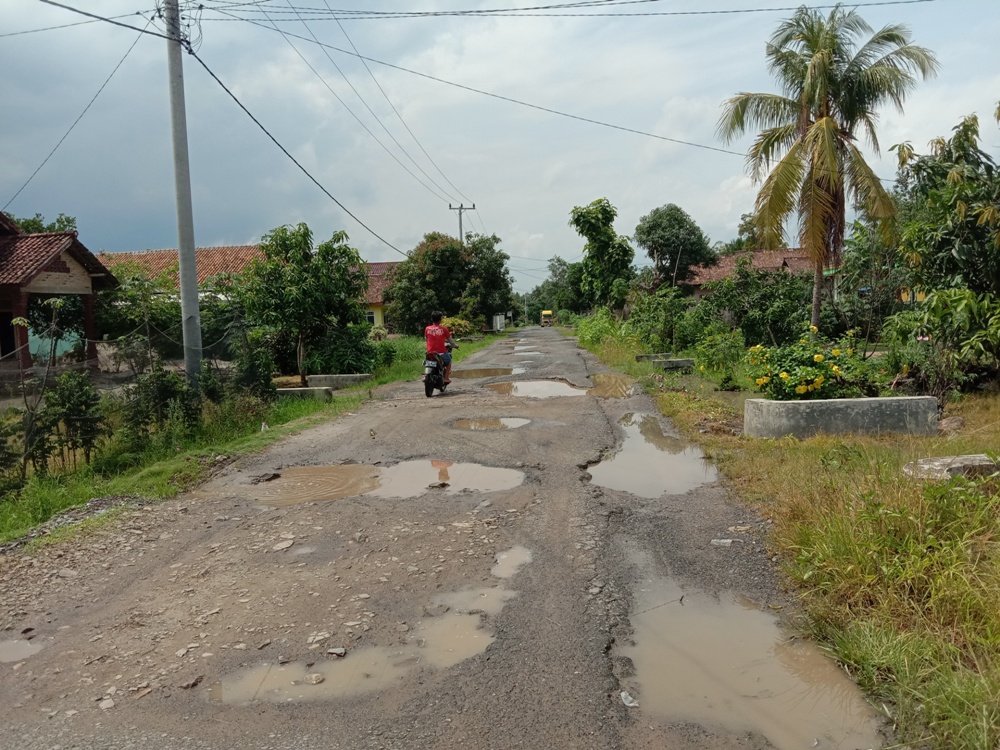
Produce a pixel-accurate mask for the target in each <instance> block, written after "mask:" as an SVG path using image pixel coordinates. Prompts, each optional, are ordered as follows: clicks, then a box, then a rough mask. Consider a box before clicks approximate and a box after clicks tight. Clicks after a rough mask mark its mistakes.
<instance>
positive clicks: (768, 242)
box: [754, 141, 806, 248]
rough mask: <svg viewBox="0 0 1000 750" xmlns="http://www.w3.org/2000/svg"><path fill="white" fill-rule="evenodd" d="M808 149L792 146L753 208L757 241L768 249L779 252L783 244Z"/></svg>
mask: <svg viewBox="0 0 1000 750" xmlns="http://www.w3.org/2000/svg"><path fill="white" fill-rule="evenodd" d="M804 151H805V148H804V146H803V144H802V143H801V141H796V142H795V143H793V144H792V146H791V148H789V149H788V152H787V153H786V154H785V155H784V157H782V159H781V161H779V162H778V163H777V164H775V165H774V169H772V170H771V173H770V174H769V175H768V176H767V179H765V180H764V184H763V185H761V188H760V192H759V193H757V201H756V203H755V206H754V223H755V224H756V226H757V239H758V240H759V241H760V243H761V245H762V246H763V247H765V248H776V247H779V246H780V245H781V244H782V241H783V240H784V234H785V233H784V226H785V220H786V219H787V218H788V216H789V215H790V214H791V213H792V211H793V210H794V209H795V204H796V198H797V196H798V193H799V190H800V188H801V185H802V175H803V174H804V173H805V170H806V160H805V154H804Z"/></svg>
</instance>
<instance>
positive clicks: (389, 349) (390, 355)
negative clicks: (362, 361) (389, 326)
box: [374, 341, 396, 372]
mask: <svg viewBox="0 0 1000 750" xmlns="http://www.w3.org/2000/svg"><path fill="white" fill-rule="evenodd" d="M374 361H375V367H374V370H375V371H376V372H381V371H382V370H388V369H389V368H390V367H392V363H393V362H395V361H396V347H395V346H393V343H392V342H391V341H376V342H375V360H374Z"/></svg>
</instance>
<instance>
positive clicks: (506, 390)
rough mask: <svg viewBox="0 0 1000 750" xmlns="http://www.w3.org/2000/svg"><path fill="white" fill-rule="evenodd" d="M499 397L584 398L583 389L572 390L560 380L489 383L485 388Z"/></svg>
mask: <svg viewBox="0 0 1000 750" xmlns="http://www.w3.org/2000/svg"><path fill="white" fill-rule="evenodd" d="M485 387H486V388H488V389H489V390H491V391H496V392H497V393H499V394H500V395H501V396H524V397H526V398H554V397H556V396H585V395H587V391H586V390H584V389H583V388H574V387H573V386H571V385H570V384H569V383H564V382H562V381H560V380H520V381H517V382H510V383H491V384H490V385H487V386H485Z"/></svg>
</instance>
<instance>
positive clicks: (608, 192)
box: [0, 0, 1000, 291]
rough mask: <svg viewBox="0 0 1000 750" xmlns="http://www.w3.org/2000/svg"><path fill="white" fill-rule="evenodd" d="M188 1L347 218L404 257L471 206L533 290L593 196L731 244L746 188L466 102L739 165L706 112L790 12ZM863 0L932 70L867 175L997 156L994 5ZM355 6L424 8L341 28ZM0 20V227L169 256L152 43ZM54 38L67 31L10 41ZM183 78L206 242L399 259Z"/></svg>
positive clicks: (887, 121)
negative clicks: (19, 224) (296, 229)
mask: <svg viewBox="0 0 1000 750" xmlns="http://www.w3.org/2000/svg"><path fill="white" fill-rule="evenodd" d="M60 1H61V2H64V4H66V5H70V6H75V7H77V8H81V9H86V10H87V11H89V12H91V13H96V14H100V15H102V16H105V17H116V20H118V21H119V22H120V23H124V24H128V25H131V26H135V27H137V28H146V29H148V30H149V31H152V32H156V33H162V31H163V28H164V25H163V22H162V21H161V20H160V19H159V18H156V17H155V5H156V0H60ZM181 4H182V7H187V8H192V7H196V6H197V5H198V3H191V2H188V1H187V0H182V3H181ZM201 4H202V5H204V10H203V11H202V12H201V14H200V20H199V19H198V18H197V17H193V18H191V24H190V28H191V33H192V34H193V38H194V41H195V43H196V46H195V49H196V51H197V54H198V55H199V57H200V58H201V59H202V60H203V61H204V63H205V64H206V65H207V66H208V67H209V68H210V69H211V70H212V71H213V72H214V73H215V74H216V75H217V76H218V77H219V78H220V79H221V80H222V82H223V83H225V84H226V85H227V86H228V87H229V88H230V90H231V91H232V92H233V93H234V94H235V95H236V97H238V98H239V100H240V101H241V102H243V104H244V105H245V106H246V107H247V109H249V110H250V112H252V113H253V114H254V116H255V117H257V119H258V120H260V122H261V123H262V124H263V125H264V126H265V127H266V128H267V129H268V130H269V131H270V132H271V133H272V134H273V135H274V137H275V138H276V139H277V140H278V141H279V142H280V143H281V144H282V145H283V146H284V147H285V148H286V149H287V150H288V151H289V152H290V153H291V154H292V155H294V156H295V158H296V159H297V160H298V161H299V162H300V163H301V164H302V165H303V166H304V167H305V168H306V169H307V170H308V171H309V172H310V173H311V174H312V175H313V176H314V177H315V178H316V180H318V181H319V182H320V183H321V184H322V185H323V186H324V187H325V188H326V189H327V190H328V191H329V192H330V193H331V194H332V195H333V196H334V197H336V199H337V200H338V201H340V203H342V204H343V205H344V206H345V207H346V208H347V209H349V210H350V211H351V212H352V213H353V214H354V215H355V216H357V217H358V218H359V219H360V220H361V221H363V222H364V223H365V224H367V225H368V226H369V227H371V229H373V230H374V231H375V232H376V233H377V234H378V235H380V236H381V237H382V238H384V239H385V240H386V241H387V242H388V243H390V244H391V245H394V246H395V247H396V248H398V250H400V251H403V252H405V251H408V250H411V249H412V248H413V247H414V246H415V245H416V244H417V243H418V242H419V241H420V239H421V237H422V236H423V235H424V234H425V233H427V232H430V231H435V230H437V231H443V232H448V233H451V234H456V235H457V233H458V215H457V212H456V211H452V210H449V203H451V205H458V204H459V203H464V204H466V205H469V204H471V203H475V206H476V211H475V212H468V213H466V214H465V219H464V221H465V229H466V231H486V232H488V233H494V234H497V235H499V236H500V237H501V238H502V240H503V248H504V249H505V250H506V251H507V253H509V254H510V255H511V256H513V258H512V261H511V266H512V268H513V269H514V273H515V277H516V284H515V288H516V289H517V290H518V291H525V290H528V289H530V288H532V287H533V286H535V285H536V284H537V283H539V282H540V281H541V280H543V279H544V278H545V276H546V268H545V261H546V259H547V258H549V257H551V256H553V255H560V256H562V257H563V258H566V259H569V260H572V259H576V258H578V257H579V256H580V255H581V253H582V247H583V242H582V240H581V239H580V238H579V237H578V236H577V235H576V234H575V233H574V231H573V230H572V229H571V228H570V227H569V226H568V224H567V221H568V216H569V212H570V210H571V209H572V208H573V206H575V205H584V204H586V203H589V202H590V201H593V200H595V199H597V198H600V197H606V198H608V199H609V200H610V201H611V202H612V204H614V205H615V206H616V207H617V208H618V212H619V215H618V220H617V222H616V228H617V230H618V231H619V232H620V233H622V234H628V235H630V234H632V232H633V230H634V228H635V225H636V223H637V222H638V220H639V218H640V217H641V216H643V215H644V214H646V213H648V212H649V211H650V210H651V209H653V208H655V207H657V206H661V205H664V204H667V203H676V204H678V205H679V206H681V207H682V208H684V209H685V210H686V211H687V212H688V213H689V214H690V215H691V216H692V217H693V218H694V219H695V221H696V222H697V223H698V224H699V226H701V227H702V229H703V230H704V231H705V232H706V233H707V234H708V235H709V236H710V238H711V239H712V241H713V242H714V241H717V240H722V241H725V240H728V239H731V238H732V237H733V236H735V234H736V227H737V224H738V222H739V218H740V214H741V213H744V212H746V211H749V210H750V209H751V207H752V205H753V196H754V186H753V185H752V184H751V182H750V180H749V178H748V177H747V176H746V174H745V172H744V159H743V157H742V156H740V155H737V154H730V153H721V152H719V151H715V150H710V149H709V148H699V147H696V146H692V145H685V144H682V143H677V142H674V141H671V140H663V139H662V138H653V137H649V136H643V135H638V134H635V133H630V132H624V131H622V130H616V129H612V128H609V127H602V126H600V125H596V124H591V123H587V122H582V121H579V120H574V119H570V118H567V117H563V116H559V115H556V114H552V113H549V112H545V111H541V110H539V109H534V108H531V107H527V106H523V105H522V104H516V103H512V102H510V101H505V100H503V99H499V98H495V97H490V96H486V95H484V94H482V93H476V92H474V91H470V90H469V88H471V89H478V90H480V91H482V92H489V93H491V94H496V95H499V96H501V97H508V98H510V99H516V100H519V101H521V102H524V103H528V104H532V105H536V106H538V107H544V108H547V109H550V110H557V111H559V112H563V113H567V114H571V115H575V116H578V117H582V118H589V119H591V120H599V121H601V122H604V123H609V124H613V125H617V126H621V127H625V128H631V129H634V130H639V131H644V132H645V133H650V134H655V135H658V136H662V137H663V138H666V139H675V140H679V141H687V142H689V143H692V144H699V145H701V146H707V147H711V148H714V149H719V148H722V149H729V150H732V151H736V152H739V153H740V154H742V153H745V151H746V148H747V146H748V145H749V139H746V140H744V141H741V142H737V143H734V144H731V145H729V146H726V145H725V144H723V143H720V142H719V141H718V140H717V138H716V137H715V126H716V123H717V121H718V117H719V114H720V106H721V104H722V102H723V101H724V100H725V99H726V98H727V97H729V96H732V95H733V94H735V93H736V92H739V91H772V90H773V84H772V82H771V80H770V78H769V76H768V74H767V71H766V69H765V60H764V43H765V41H766V39H767V38H768V37H769V36H770V34H771V33H772V32H773V30H774V28H775V27H776V25H777V24H778V23H779V22H780V21H781V20H782V19H783V18H786V17H788V16H789V15H790V13H791V11H790V10H789V8H788V6H789V5H794V3H784V2H781V1H780V0H779V1H778V2H774V1H773V0H633V1H632V2H622V1H621V0H612V2H607V1H606V0H597V1H596V2H595V1H594V0H590V1H589V2H583V3H574V4H576V5H579V6H581V7H575V8H569V9H566V8H565V7H564V8H559V9H554V10H538V11H524V12H523V13H522V14H508V15H504V16H495V15H494V16H483V15H481V14H480V15H470V14H463V15H457V16H456V15H430V13H433V12H442V11H445V12H446V11H456V10H460V11H470V10H477V9H480V10H481V9H488V8H492V9H501V8H511V9H513V8H528V7H529V6H531V7H535V8H537V7H539V6H553V5H557V6H560V5H561V6H565V5H567V4H568V1H567V0H552V2H544V3H540V2H532V0H409V2H401V0H368V1H367V2H361V1H360V0H259V1H258V2H251V1H250V0H202V2H201ZM809 5H810V6H813V7H829V6H821V5H819V3H809ZM779 6H783V7H779ZM858 8H859V12H860V13H861V14H862V15H863V17H864V18H865V19H866V20H867V21H868V22H869V23H870V24H871V25H872V26H874V27H881V26H883V25H885V24H889V23H904V24H907V25H908V26H909V27H910V30H911V32H912V36H913V39H914V41H915V42H916V43H917V44H921V45H923V46H926V47H929V48H930V49H931V50H933V51H934V52H935V53H936V54H937V55H938V57H939V60H940V63H941V71H940V73H939V75H938V76H937V77H936V78H935V79H932V80H930V81H928V82H924V83H921V84H919V85H918V87H917V89H916V90H915V91H914V92H913V94H912V95H911V96H910V98H909V100H908V103H907V107H906V111H905V113H904V114H900V113H897V112H895V111H893V110H889V111H886V112H884V113H883V115H882V118H881V121H880V129H879V133H880V140H881V143H882V146H883V153H882V155H881V156H875V155H874V154H871V153H870V152H869V156H870V157H871V159H872V161H873V163H874V164H875V165H876V168H877V170H878V172H879V174H881V175H882V176H883V177H886V178H892V177H893V176H894V173H895V167H894V155H893V154H892V153H889V151H888V147H889V146H891V145H892V144H895V143H899V142H901V141H910V142H912V143H913V144H914V146H915V147H916V148H917V149H918V151H919V150H922V149H924V148H925V147H926V144H927V142H928V141H929V140H930V139H931V138H934V137H936V136H939V135H946V134H947V133H948V132H949V131H950V129H951V128H952V127H953V126H954V125H955V124H956V123H957V122H958V121H959V119H960V118H961V117H962V116H964V115H966V114H968V113H972V112H976V113H978V114H979V115H980V120H981V124H982V130H983V134H984V143H985V145H986V147H987V149H988V150H989V151H990V152H991V153H992V154H994V155H1000V129H998V128H997V126H996V124H995V123H994V121H993V120H992V117H991V115H992V112H993V110H994V108H995V106H996V102H997V100H998V99H1000V51H998V47H997V40H998V39H1000V3H998V2H997V0H929V1H926V2H904V3H899V2H896V3H864V2H862V3H860V4H859V6H858ZM331 9H332V10H333V11H336V12H335V13H331ZM775 9H776V10H775ZM357 11H367V12H369V13H370V12H372V11H375V12H380V13H400V12H413V11H416V12H417V14H418V15H416V16H415V17H402V18H401V17H390V16H386V15H382V16H377V17H375V16H371V15H367V16H365V17H353V18H352V16H356V15H357ZM695 11H696V12H697V13H696V14H693V13H692V12H695ZM722 11H738V12H722ZM527 13H535V14H543V13H557V14H559V15H558V16H555V17H554V16H551V15H527ZM597 13H603V14H610V13H633V14H659V15H632V16H614V15H595V14H597ZM126 14H132V15H126ZM569 14H575V15H569ZM0 18H2V19H3V23H2V25H0V70H2V71H3V73H2V75H0V101H2V105H0V206H3V204H8V201H10V202H9V204H8V205H7V207H6V209H5V210H7V211H8V212H10V213H13V214H14V215H16V216H25V215H28V216H30V215H33V214H35V213H41V214H43V215H44V216H46V217H47V218H54V217H55V216H56V215H57V214H59V213H60V212H62V213H66V214H69V215H71V216H75V217H77V220H78V225H79V229H80V232H81V239H82V241H83V242H84V244H86V245H87V246H88V247H89V248H90V249H91V250H93V251H97V250H109V251H120V250H140V249H147V248H164V247H176V243H177V239H176V224H175V219H174V198H173V172H172V157H171V149H170V130H169V112H168V100H167V76H166V42H165V41H164V40H163V39H161V38H158V37H155V36H150V35H142V36H140V35H139V34H138V32H137V31H133V30H129V29H126V28H120V27H117V26H114V25H112V24H110V23H105V22H88V23H83V24H79V22H81V21H87V20H88V19H86V18H85V17H83V16H79V15H75V14H74V13H72V12H71V11H69V10H66V9H63V8H58V7H53V6H51V5H46V4H44V3H42V2H38V1H36V0H0ZM150 19H152V22H151V23H149V25H148V26H147V22H148V21H150ZM338 21H339V22H338ZM63 24H79V25H73V26H69V27H66V28H57V29H50V30H45V31H38V32H36V33H19V32H28V31H32V30H34V29H40V28H44V27H51V26H60V25H63ZM275 27H277V29H279V30H280V32H284V33H280V32H279V31H278V30H276V28H275ZM314 37H315V39H318V40H319V41H320V42H322V43H323V44H325V45H331V46H332V47H336V48H338V49H340V50H345V49H346V50H351V49H352V45H353V46H354V47H356V48H357V50H358V51H359V52H360V53H361V54H362V55H364V56H366V57H369V58H373V59H375V60H378V61H380V62H369V63H368V67H369V68H370V71H371V73H369V71H368V70H366V68H365V67H364V65H363V64H362V63H361V62H360V61H359V60H358V59H357V58H356V57H352V56H350V55H348V54H345V53H344V52H342V51H338V50H336V49H329V48H324V47H321V46H319V45H317V44H316V43H315V42H314ZM133 44H134V45H135V46H134V48H132V49H131V52H130V53H129V54H128V56H127V57H125V59H124V62H122V64H121V67H120V68H119V69H118V71H117V73H115V75H114V76H113V77H112V78H111V80H110V82H109V83H108V84H107V86H106V88H105V89H104V91H103V92H102V93H101V94H100V96H99V97H98V98H97V100H96V101H95V102H94V104H93V105H92V107H91V108H90V110H89V111H88V112H87V114H86V115H85V116H84V117H83V118H82V119H81V120H80V122H79V123H78V124H77V125H76V127H75V128H74V129H73V130H72V132H71V133H70V134H69V136H68V137H66V139H65V141H64V142H63V143H62V145H61V146H60V147H59V149H58V150H57V151H56V152H55V154H54V155H53V156H52V157H51V159H49V161H48V162H47V163H46V164H45V166H44V167H42V169H41V170H40V171H39V172H38V173H37V175H35V176H34V178H33V179H31V181H30V182H29V183H28V184H27V186H26V187H24V188H23V190H21V188H22V186H23V185H24V183H25V181H26V180H28V179H29V177H31V175H32V173H33V172H34V171H35V170H36V169H37V168H38V166H39V165H40V164H41V163H42V161H43V160H44V159H45V157H46V156H47V155H48V154H49V152H50V151H51V150H52V148H53V147H54V146H55V145H56V143H57V142H58V141H59V139H60V138H62V137H63V136H64V134H65V133H66V131H67V129H68V128H69V127H70V125H72V123H73V121H74V120H76V118H77V117H78V116H79V115H80V113H81V112H83V110H84V108H85V107H86V106H87V103H88V102H89V101H90V100H91V99H92V98H93V96H94V94H95V93H96V92H97V90H98V89H99V88H100V86H101V85H102V83H104V81H105V79H107V78H108V76H109V74H110V73H111V71H112V69H114V68H115V66H116V65H118V64H119V63H120V62H121V61H122V59H123V57H124V56H125V55H126V52H127V51H128V50H129V49H130V48H131V47H132V46H133ZM307 63H308V64H307ZM384 63H389V64H391V65H392V66H397V67H390V66H388V65H386V64H384ZM184 66H185V77H186V86H187V113H188V130H189V139H190V146H191V172H192V180H193V194H194V214H195V236H196V240H197V244H198V245H199V246H205V245H221V244H242V243H249V242H256V241H258V240H259V239H260V237H261V235H262V234H263V233H264V232H266V231H268V230H269V229H271V228H273V227H276V226H278V225H281V224H286V223H295V222H299V221H306V222H308V223H309V225H310V227H311V228H312V229H313V230H314V232H315V234H316V236H317V238H319V239H324V238H326V237H329V235H330V234H331V233H332V232H334V231H336V230H338V229H345V230H346V231H347V232H348V233H349V235H350V236H351V240H352V243H353V244H354V245H355V246H356V247H358V248H359V250H361V253H362V255H363V256H364V257H365V258H367V259H368V260H370V261H378V260H399V259H401V258H402V256H401V255H400V254H399V253H398V252H397V251H396V250H393V249H392V248H391V247H389V246H388V245H387V244H384V243H383V242H381V241H379V240H378V239H376V238H375V237H373V236H372V235H371V234H369V233H368V232H367V231H366V230H365V229H364V228H363V227H362V226H361V225H360V224H358V223H357V222H356V221H354V220H353V219H351V218H350V217H349V216H347V215H346V214H345V213H344V212H343V211H342V210H341V208H339V207H338V206H337V205H336V204H335V203H334V202H333V201H331V200H330V199H329V198H328V197H327V196H326V195H324V193H323V192H321V191H320V189H319V188H317V187H316V185H315V184H314V183H312V182H311V181H310V180H309V179H308V178H307V177H306V176H305V175H304V174H303V173H302V172H300V171H299V170H298V168H297V167H296V166H295V165H294V164H293V163H292V162H291V161H290V160H289V158H288V157H287V156H285V155H284V154H283V153H282V152H281V151H280V150H279V149H278V148H277V147H276V146H275V145H274V143H272V142H271V141H270V140H269V139H268V138H267V136H265V135H264V133H262V132H261V131H260V130H259V129H258V128H257V126H256V125H255V124H254V123H253V121H252V120H251V119H250V118H249V117H248V116H247V115H246V114H245V113H244V112H242V111H241V110H240V109H239V108H238V107H237V105H236V104H235V103H234V102H233V101H232V99H230V98H229V96H228V95H227V94H226V93H225V91H224V90H223V89H222V88H221V87H220V86H219V84H218V83H216V82H215V81H214V80H213V79H212V78H211V77H210V76H209V75H208V73H207V72H206V71H205V69H204V68H202V67H201V66H200V65H199V64H198V62H197V61H196V60H195V59H193V58H191V57H190V56H187V55H185V59H184ZM310 66H311V67H312V69H310ZM338 66H339V69H340V70H339V71H338V69H337V67H338ZM404 68H405V69H407V70H408V71H415V73H420V74H423V76H421V75H416V74H415V73H414V72H407V70H402V69H404ZM373 76H374V78H373ZM430 77H433V78H437V79H441V81H447V82H450V83H452V84H460V85H461V86H464V87H469V88H462V87H460V86H455V85H449V83H444V82H441V81H435V80H432V78H430ZM380 89H381V90H380ZM383 92H384V94H383ZM337 97H339V99H340V101H338V98H337ZM390 102H391V103H390ZM369 108H370V110H369ZM372 112H374V115H373V114H372ZM352 113H353V114H352ZM397 113H398V114H397ZM376 116H377V118H376ZM359 120H360V122H361V123H364V126H365V127H367V129H368V130H370V131H371V132H370V133H369V132H366V130H365V127H362V125H361V124H360V123H359ZM404 123H405V125H404ZM407 128H408V129H407ZM387 131H388V132H387ZM376 139H377V140H376ZM397 160H398V161H397ZM400 163H402V165H405V167H406V169H404V167H403V166H402V165H401V164H400ZM407 170H409V171H407ZM19 190H21V192H20V193H19V194H17V193H18V191H19ZM15 194H17V197H16V198H15V197H14V196H15Z"/></svg>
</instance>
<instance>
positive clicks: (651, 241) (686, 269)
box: [634, 203, 718, 286]
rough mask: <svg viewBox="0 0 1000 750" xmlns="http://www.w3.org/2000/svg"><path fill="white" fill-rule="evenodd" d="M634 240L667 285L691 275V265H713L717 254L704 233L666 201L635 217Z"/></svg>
mask: <svg viewBox="0 0 1000 750" xmlns="http://www.w3.org/2000/svg"><path fill="white" fill-rule="evenodd" d="M634 237H635V242H636V244H637V245H638V246H639V247H641V248H642V249H643V250H645V251H646V254H647V255H648V256H649V257H650V259H651V260H652V261H653V263H654V264H655V265H656V271H657V273H658V274H659V275H660V278H662V279H668V278H669V279H670V280H671V281H670V283H671V286H677V284H678V282H681V283H683V282H685V281H687V280H688V279H690V278H691V276H693V275H694V271H693V270H692V267H693V266H700V265H703V264H704V265H714V264H715V263H716V262H717V261H718V256H716V254H715V252H714V251H713V250H712V248H711V246H710V245H709V244H708V237H706V236H705V233H704V232H702V231H701V228H700V227H699V226H698V225H697V224H696V223H695V222H694V219H692V218H691V217H690V216H689V215H688V214H687V212H685V211H684V209H682V208H681V207H680V206H677V205H675V204H673V203H668V204H667V205H665V206H660V207H659V208H654V209H653V210H652V211H650V212H649V213H648V214H646V215H645V216H643V217H642V218H641V219H640V220H639V224H638V225H637V226H636V228H635V235H634Z"/></svg>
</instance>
